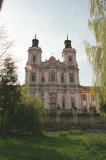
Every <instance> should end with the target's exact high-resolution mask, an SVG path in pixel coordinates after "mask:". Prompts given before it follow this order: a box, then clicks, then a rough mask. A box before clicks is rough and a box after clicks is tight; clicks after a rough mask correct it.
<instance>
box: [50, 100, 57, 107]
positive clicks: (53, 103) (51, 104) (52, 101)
mask: <svg viewBox="0 0 106 160" xmlns="http://www.w3.org/2000/svg"><path fill="white" fill-rule="evenodd" d="M56 104H57V103H56V98H51V99H50V109H56Z"/></svg>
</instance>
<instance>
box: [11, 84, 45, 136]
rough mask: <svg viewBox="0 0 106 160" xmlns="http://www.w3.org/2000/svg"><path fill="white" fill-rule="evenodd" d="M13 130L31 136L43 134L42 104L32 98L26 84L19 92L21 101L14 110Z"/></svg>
mask: <svg viewBox="0 0 106 160" xmlns="http://www.w3.org/2000/svg"><path fill="white" fill-rule="evenodd" d="M15 109H16V110H15V122H14V123H15V124H14V126H15V129H16V130H17V129H18V130H20V131H21V132H24V133H28V134H29V133H30V134H32V135H39V134H41V133H42V132H43V125H44V122H45V119H46V116H47V114H46V111H45V109H44V103H43V101H41V100H40V99H39V98H38V97H34V96H33V95H32V94H31V91H30V89H29V84H28V83H26V84H25V86H24V87H23V88H22V91H21V99H20V101H19V102H18V104H17V107H16V108H15Z"/></svg>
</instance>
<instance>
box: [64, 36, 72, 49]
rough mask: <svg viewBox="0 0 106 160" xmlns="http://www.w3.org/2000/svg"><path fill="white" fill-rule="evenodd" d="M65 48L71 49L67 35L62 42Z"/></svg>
mask: <svg viewBox="0 0 106 160" xmlns="http://www.w3.org/2000/svg"><path fill="white" fill-rule="evenodd" d="M64 44H65V48H72V47H71V40H68V34H67V40H65V41H64Z"/></svg>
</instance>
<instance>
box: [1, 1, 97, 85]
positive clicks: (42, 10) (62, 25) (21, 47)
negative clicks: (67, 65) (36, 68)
mask: <svg viewBox="0 0 106 160" xmlns="http://www.w3.org/2000/svg"><path fill="white" fill-rule="evenodd" d="M88 4H89V0H53V1H52V0H21V1H17V0H11V1H9V0H5V1H4V3H3V7H2V11H1V13H0V22H1V25H5V26H6V29H7V31H8V35H9V37H10V38H11V39H12V40H14V41H15V47H14V48H12V49H11V53H12V54H13V56H14V59H15V60H18V61H19V62H18V63H17V66H18V75H19V81H20V83H21V84H23V83H24V81H25V70H24V68H25V65H26V61H27V58H28V53H27V50H28V48H29V47H30V46H31V44H32V39H33V38H34V36H35V33H36V34H37V38H38V39H39V42H40V43H39V46H40V47H41V48H42V51H43V53H42V59H43V60H45V59H48V58H49V57H50V56H51V53H53V55H54V56H55V57H56V59H59V60H61V61H62V50H63V48H64V40H65V39H66V35H67V33H68V35H69V39H71V41H72V47H73V48H75V49H76V51H77V62H78V66H79V69H80V71H79V78H80V84H81V85H92V68H91V67H90V65H89V63H88V61H87V58H86V55H85V50H84V45H83V41H84V40H88V41H89V42H91V43H94V37H93V34H92V33H91V32H90V31H89V29H88V17H89V7H88Z"/></svg>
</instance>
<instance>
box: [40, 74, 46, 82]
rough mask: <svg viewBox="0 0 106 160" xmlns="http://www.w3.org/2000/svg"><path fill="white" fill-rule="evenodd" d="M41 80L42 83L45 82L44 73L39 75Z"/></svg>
mask: <svg viewBox="0 0 106 160" xmlns="http://www.w3.org/2000/svg"><path fill="white" fill-rule="evenodd" d="M41 80H42V82H45V73H44V72H42V73H41Z"/></svg>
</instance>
